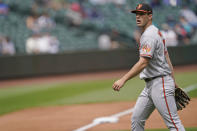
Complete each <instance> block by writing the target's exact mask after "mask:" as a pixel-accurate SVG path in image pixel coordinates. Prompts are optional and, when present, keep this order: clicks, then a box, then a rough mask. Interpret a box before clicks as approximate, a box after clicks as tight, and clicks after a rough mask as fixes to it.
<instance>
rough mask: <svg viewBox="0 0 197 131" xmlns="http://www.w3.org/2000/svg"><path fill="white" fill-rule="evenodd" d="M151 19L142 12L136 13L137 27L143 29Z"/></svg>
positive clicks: (150, 16)
mask: <svg viewBox="0 0 197 131" xmlns="http://www.w3.org/2000/svg"><path fill="white" fill-rule="evenodd" d="M151 19H152V15H150V14H147V13H142V12H137V13H136V24H137V26H138V27H144V26H146V25H147V23H148V22H149V21H150V20H151Z"/></svg>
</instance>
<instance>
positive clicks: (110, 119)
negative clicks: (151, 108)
mask: <svg viewBox="0 0 197 131" xmlns="http://www.w3.org/2000/svg"><path fill="white" fill-rule="evenodd" d="M196 88H197V84H194V85H190V86H188V87H186V88H184V89H183V90H184V91H185V92H187V93H188V92H190V91H192V90H195V89H196ZM133 110H134V108H130V109H128V110H125V111H122V112H119V113H116V114H114V115H111V116H107V117H99V118H95V119H94V120H93V122H92V123H90V124H88V125H85V126H83V127H81V128H78V129H76V130H74V131H85V130H87V129H89V128H92V127H94V126H97V125H99V124H102V123H116V122H118V120H119V118H120V117H122V116H124V115H128V114H130V113H132V112H133Z"/></svg>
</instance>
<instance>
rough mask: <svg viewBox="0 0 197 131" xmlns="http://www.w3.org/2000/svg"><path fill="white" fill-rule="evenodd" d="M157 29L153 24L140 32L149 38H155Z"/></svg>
mask: <svg viewBox="0 0 197 131" xmlns="http://www.w3.org/2000/svg"><path fill="white" fill-rule="evenodd" d="M158 31H159V29H158V28H157V27H156V26H154V25H150V26H149V27H148V28H147V29H146V30H145V31H144V33H143V34H142V37H145V38H146V37H151V38H156V37H157V35H158Z"/></svg>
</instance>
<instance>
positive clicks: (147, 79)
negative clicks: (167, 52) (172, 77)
mask: <svg viewBox="0 0 197 131" xmlns="http://www.w3.org/2000/svg"><path fill="white" fill-rule="evenodd" d="M158 77H163V76H155V77H151V78H145V79H144V81H145V82H149V81H152V80H153V79H156V78H158Z"/></svg>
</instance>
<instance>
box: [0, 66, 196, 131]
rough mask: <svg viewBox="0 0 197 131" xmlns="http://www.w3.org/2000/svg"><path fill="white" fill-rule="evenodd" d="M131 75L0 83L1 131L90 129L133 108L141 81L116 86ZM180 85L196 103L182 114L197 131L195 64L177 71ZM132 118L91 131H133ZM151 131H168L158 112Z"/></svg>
mask: <svg viewBox="0 0 197 131" xmlns="http://www.w3.org/2000/svg"><path fill="white" fill-rule="evenodd" d="M126 72H127V70H121V71H110V72H97V73H84V74H72V75H62V76H50V77H39V78H24V79H12V80H3V81H0V87H1V88H0V129H1V130H2V131H35V130H37V131H72V130H75V129H79V128H81V127H84V126H86V125H91V123H93V122H92V121H93V120H94V119H95V118H99V117H107V116H112V115H114V114H116V115H117V114H120V113H123V114H124V113H125V112H124V111H125V110H128V109H132V108H133V107H134V105H135V101H136V99H137V97H138V95H139V94H140V92H141V91H142V89H143V88H144V82H143V81H141V80H140V79H139V78H138V77H136V78H134V79H132V80H130V81H129V82H128V83H126V85H125V87H124V88H122V89H121V91H120V92H114V91H113V90H112V84H113V82H114V81H115V80H116V79H118V78H119V77H120V76H121V75H123V74H124V73H126ZM175 76H176V81H177V83H178V84H179V86H180V87H182V88H184V89H186V90H187V92H188V94H189V96H190V97H191V98H192V100H191V102H190V104H189V105H188V106H187V108H185V109H183V110H182V111H179V115H180V117H181V120H182V123H183V124H184V126H185V127H186V130H187V131H196V130H197V98H196V97H197V65H190V66H182V67H176V68H175ZM131 115H132V111H131V112H130V113H126V114H125V115H120V117H118V118H119V120H118V121H116V122H115V123H105V122H103V123H102V122H101V123H99V124H97V125H95V126H92V127H91V128H87V131H129V129H130V117H131ZM146 129H147V131H167V128H166V126H165V124H164V122H163V120H162V118H161V117H160V115H159V113H158V112H157V111H154V112H153V114H152V115H151V117H150V118H149V119H148V121H147V123H146Z"/></svg>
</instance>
